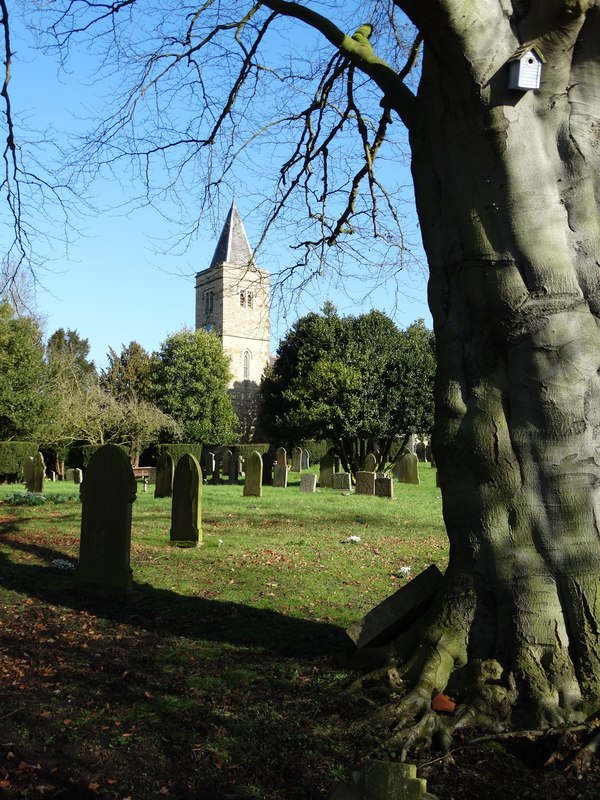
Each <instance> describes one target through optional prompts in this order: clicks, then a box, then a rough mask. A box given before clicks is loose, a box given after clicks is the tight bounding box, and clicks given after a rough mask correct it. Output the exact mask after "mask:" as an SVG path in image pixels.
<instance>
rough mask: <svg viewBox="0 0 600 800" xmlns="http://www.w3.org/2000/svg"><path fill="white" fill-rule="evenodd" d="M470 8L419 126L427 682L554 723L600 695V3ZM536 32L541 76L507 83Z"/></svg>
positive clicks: (419, 687) (438, 46) (420, 687)
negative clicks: (430, 589)
mask: <svg viewBox="0 0 600 800" xmlns="http://www.w3.org/2000/svg"><path fill="white" fill-rule="evenodd" d="M424 5H428V4H424ZM437 5H439V6H440V7H448V6H451V5H452V3H451V2H449V0H446V1H445V2H440V3H439V4H437ZM454 5H456V8H455V9H454V11H453V12H448V13H447V15H445V16H443V17H442V16H441V15H440V14H437V15H436V14H432V20H433V22H432V23H431V24H430V26H429V28H428V23H426V22H425V21H423V25H422V26H421V27H422V29H423V32H424V33H425V39H426V45H427V49H426V53H425V58H424V68H423V76H422V81H421V85H420V88H419V93H418V98H417V106H418V110H417V114H416V116H415V119H416V122H415V124H414V125H413V127H412V131H411V142H412V148H413V172H414V179H415V188H416V194H417V204H418V208H419V216H420V219H421V224H422V231H423V238H424V243H425V248H426V252H427V255H428V259H429V264H430V270H431V277H430V305H431V309H432V313H433V317H434V325H435V334H436V341H437V347H438V364H439V372H438V376H437V387H436V392H437V408H436V415H437V421H436V429H435V434H434V439H433V450H434V454H435V458H436V462H437V466H438V470H439V477H440V483H441V488H442V496H443V512H444V519H445V523H446V526H447V530H448V535H449V539H450V562H449V566H448V570H447V573H446V576H445V583H444V588H443V592H442V593H441V595H440V597H439V598H438V603H437V604H436V609H435V611H434V614H433V616H432V619H431V620H430V622H429V625H428V627H427V629H426V633H425V636H424V638H423V639H422V641H421V646H420V648H419V650H418V655H417V659H416V661H414V663H413V666H414V667H417V668H418V671H417V676H418V677H417V681H416V688H415V690H414V692H413V694H412V695H411V698H412V700H413V701H414V702H416V703H417V705H418V704H419V703H420V704H421V707H422V708H423V707H424V706H425V705H427V707H428V704H429V699H430V696H431V692H432V691H433V690H434V688H437V689H439V690H443V689H445V688H448V687H449V688H450V690H451V691H455V692H456V693H457V696H458V697H459V699H460V700H464V701H465V703H466V704H468V707H469V709H470V710H471V711H472V710H473V709H475V710H476V713H475V714H471V715H469V713H467V711H466V710H465V711H464V715H463V720H466V719H467V718H469V716H471V717H475V719H476V720H479V721H481V720H482V719H484V718H486V717H487V718H491V717H493V718H494V719H495V720H496V721H497V722H503V721H505V720H507V719H509V718H510V717H511V715H512V720H513V722H518V723H521V724H523V723H524V722H525V720H527V721H528V722H531V720H532V719H533V720H535V723H536V724H541V725H544V724H546V725H548V724H555V723H557V722H560V721H562V720H566V721H570V720H574V719H577V718H579V717H580V716H581V715H583V714H585V713H586V712H587V711H589V710H591V709H592V708H597V707H598V706H599V705H600V519H599V515H600V494H599V492H600V451H599V446H600V440H599V432H600V377H599V376H600V331H599V316H600V227H599V220H600V217H599V209H598V200H599V198H600V170H599V166H600V163H599V161H600V147H599V145H600V67H599V53H600V10H599V9H598V8H597V7H596V3H595V2H589V1H588V2H579V3H576V2H569V1H568V0H567V1H565V0H563V1H562V2H559V0H539V1H537V0H531V2H524V1H523V0H513V2H512V4H511V3H510V2H508V1H507V0H481V2H479V3H478V4H477V5H478V7H479V8H478V10H477V11H474V10H470V9H473V8H474V7H475V5H476V4H473V3H456V4H454ZM507 12H512V14H513V16H512V18H509V13H507ZM423 13H424V12H423ZM413 16H418V12H415V14H414V15H413ZM532 41H535V43H536V44H537V45H538V46H539V47H540V49H541V51H542V52H543V55H544V57H545V59H546V64H545V65H544V71H543V76H542V86H541V89H540V90H539V91H528V92H517V91H512V90H509V89H508V88H507V85H508V69H507V66H506V64H507V61H508V59H509V58H510V57H511V55H512V54H513V53H514V51H515V50H516V49H517V47H518V46H519V45H520V44H521V43H525V42H532ZM461 686H462V692H461ZM414 702H413V710H414ZM465 708H466V707H465ZM459 717H460V715H459Z"/></svg>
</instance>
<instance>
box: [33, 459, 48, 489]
mask: <svg viewBox="0 0 600 800" xmlns="http://www.w3.org/2000/svg"><path fill="white" fill-rule="evenodd" d="M45 477H46V465H45V464H44V456H43V455H42V454H41V453H38V454H37V455H36V456H35V457H34V459H33V470H32V474H31V489H30V490H29V491H31V492H35V493H36V494H42V492H43V491H44V479H45Z"/></svg>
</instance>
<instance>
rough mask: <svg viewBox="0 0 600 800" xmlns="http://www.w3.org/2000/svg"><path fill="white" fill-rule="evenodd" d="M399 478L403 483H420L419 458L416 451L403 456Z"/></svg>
mask: <svg viewBox="0 0 600 800" xmlns="http://www.w3.org/2000/svg"><path fill="white" fill-rule="evenodd" d="M398 480H400V481H402V482H403V483H413V484H416V485H417V486H418V485H419V483H420V480H419V459H418V458H417V456H416V455H415V454H414V453H406V455H405V456H403V457H402V461H401V462H400V475H399V478H398Z"/></svg>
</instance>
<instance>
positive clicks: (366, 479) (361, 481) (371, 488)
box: [355, 470, 375, 494]
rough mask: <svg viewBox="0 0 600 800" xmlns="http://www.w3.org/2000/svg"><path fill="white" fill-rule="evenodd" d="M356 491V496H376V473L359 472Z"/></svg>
mask: <svg viewBox="0 0 600 800" xmlns="http://www.w3.org/2000/svg"><path fill="white" fill-rule="evenodd" d="M355 491H356V494H375V473H374V472H365V471H364V470H363V471H361V472H357V473H356V487H355Z"/></svg>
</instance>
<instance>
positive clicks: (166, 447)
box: [155, 442, 202, 464]
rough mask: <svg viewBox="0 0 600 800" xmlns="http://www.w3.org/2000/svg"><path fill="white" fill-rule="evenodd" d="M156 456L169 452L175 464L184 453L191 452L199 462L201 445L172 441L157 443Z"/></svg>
mask: <svg viewBox="0 0 600 800" xmlns="http://www.w3.org/2000/svg"><path fill="white" fill-rule="evenodd" d="M155 449H156V458H157V459H158V458H160V456H162V454H163V453H169V454H170V455H171V456H172V458H173V461H174V462H175V464H177V462H178V461H179V459H180V458H181V456H183V455H185V454H186V453H191V454H192V455H193V456H195V457H196V458H197V459H198V461H199V462H200V463H202V461H201V459H202V445H201V444H196V443H190V442H188V443H181V442H177V443H176V444H175V443H173V442H169V443H167V444H157V445H156V448H155Z"/></svg>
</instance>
